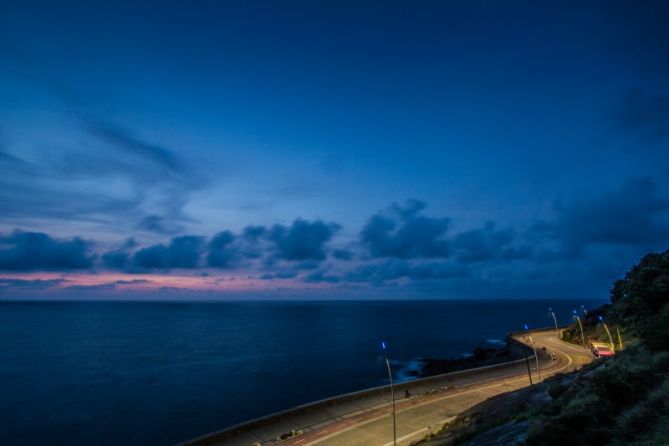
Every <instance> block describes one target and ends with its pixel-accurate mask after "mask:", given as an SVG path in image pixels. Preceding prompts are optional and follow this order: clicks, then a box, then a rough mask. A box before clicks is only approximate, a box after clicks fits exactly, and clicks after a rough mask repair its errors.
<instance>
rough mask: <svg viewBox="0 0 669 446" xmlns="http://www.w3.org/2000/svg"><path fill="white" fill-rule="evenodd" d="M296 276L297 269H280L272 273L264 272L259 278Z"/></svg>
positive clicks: (284, 278) (283, 278) (288, 277)
mask: <svg viewBox="0 0 669 446" xmlns="http://www.w3.org/2000/svg"><path fill="white" fill-rule="evenodd" d="M295 277H297V271H280V272H278V273H275V274H272V273H265V274H263V275H262V276H260V279H261V280H274V279H282V280H286V279H294V278H295Z"/></svg>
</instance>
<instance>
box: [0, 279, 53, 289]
mask: <svg viewBox="0 0 669 446" xmlns="http://www.w3.org/2000/svg"><path fill="white" fill-rule="evenodd" d="M64 282H66V281H65V279H13V278H0V290H8V289H22V290H44V289H48V288H53V287H55V286H58V285H60V284H62V283H64Z"/></svg>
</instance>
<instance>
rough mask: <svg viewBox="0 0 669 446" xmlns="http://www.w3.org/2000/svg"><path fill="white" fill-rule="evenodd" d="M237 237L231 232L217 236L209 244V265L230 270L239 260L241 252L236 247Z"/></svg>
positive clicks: (220, 233)
mask: <svg viewBox="0 0 669 446" xmlns="http://www.w3.org/2000/svg"><path fill="white" fill-rule="evenodd" d="M236 239H237V236H236V235H235V234H233V233H232V232H230V231H222V232H219V233H218V234H216V235H215V236H214V237H213V238H212V239H211V241H210V242H209V250H208V254H207V265H209V266H213V267H215V268H229V267H231V266H233V264H234V263H236V262H237V261H238V259H239V250H238V248H237V246H235V241H236Z"/></svg>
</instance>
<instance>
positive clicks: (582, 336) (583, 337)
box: [574, 310, 585, 348]
mask: <svg viewBox="0 0 669 446" xmlns="http://www.w3.org/2000/svg"><path fill="white" fill-rule="evenodd" d="M574 317H575V318H576V320H577V321H578V328H580V329H581V345H582V346H583V348H585V336H584V335H583V324H581V318H580V317H578V312H577V311H576V310H574Z"/></svg>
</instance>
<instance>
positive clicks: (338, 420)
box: [188, 330, 592, 446]
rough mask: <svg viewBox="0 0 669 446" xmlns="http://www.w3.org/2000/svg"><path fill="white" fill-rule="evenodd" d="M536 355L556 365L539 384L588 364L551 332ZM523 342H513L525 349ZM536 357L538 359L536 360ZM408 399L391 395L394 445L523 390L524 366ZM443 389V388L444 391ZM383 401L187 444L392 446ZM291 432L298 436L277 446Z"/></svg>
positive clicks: (432, 386)
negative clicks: (544, 353)
mask: <svg viewBox="0 0 669 446" xmlns="http://www.w3.org/2000/svg"><path fill="white" fill-rule="evenodd" d="M531 335H532V339H533V340H534V343H535V345H536V348H537V350H540V349H541V348H543V347H545V348H546V350H547V351H549V352H551V353H555V354H556V355H557V359H555V360H551V359H548V358H546V359H544V360H543V361H541V364H540V372H541V378H542V380H543V379H545V378H547V377H549V376H552V375H554V374H556V373H560V372H566V371H570V370H574V369H577V368H579V367H581V366H582V365H583V364H587V363H588V362H590V361H591V360H592V356H591V355H590V353H589V351H588V350H586V349H583V348H580V347H578V346H575V345H572V344H568V343H566V342H563V341H560V340H559V339H558V338H557V336H556V333H555V330H543V331H536V332H533V333H531ZM523 338H524V336H523V337H517V338H516V339H518V340H520V341H522V342H525V343H527V342H528V341H529V340H524V339H523ZM540 356H541V355H540ZM531 365H532V369H533V370H532V375H533V379H534V382H535V383H536V382H537V381H538V380H539V377H538V374H537V372H536V370H534V368H535V362H534V361H532V362H531ZM416 384H417V385H416V386H414V387H412V389H411V392H412V395H413V396H412V397H411V398H409V399H405V398H404V395H403V394H402V392H397V393H398V395H397V397H398V400H397V404H396V422H397V440H398V441H397V444H398V445H402V446H406V445H408V444H410V443H412V442H414V441H416V440H418V439H420V438H422V437H424V436H425V435H427V434H428V433H430V432H431V431H434V430H438V429H439V428H441V426H442V425H443V424H444V423H445V422H448V421H450V420H452V419H453V418H454V417H455V416H457V414H459V413H460V412H462V411H464V410H466V409H468V408H470V407H472V406H474V405H475V404H478V403H479V402H481V401H484V400H486V399H488V398H490V397H492V396H495V395H499V394H501V393H505V392H509V391H512V390H516V389H519V388H521V387H526V386H527V385H529V380H528V376H527V366H526V364H525V362H524V361H523V362H521V363H519V364H517V366H514V367H509V368H505V369H502V370H496V369H492V370H490V371H486V372H482V373H479V374H476V375H474V376H471V375H469V376H468V375H466V374H465V375H464V376H462V377H461V378H452V377H450V378H448V377H445V378H444V380H443V382H440V381H439V380H437V381H435V380H427V381H426V382H425V385H424V386H422V385H421V383H416ZM446 384H448V385H446ZM388 400H389V397H388V395H370V396H369V397H365V398H361V399H357V400H354V401H349V402H344V403H342V404H339V405H337V406H335V407H320V408H316V409H315V410H314V411H313V412H307V413H301V414H297V415H295V416H286V417H282V418H281V419H280V420H278V421H276V422H274V423H271V424H269V425H266V426H262V427H258V428H255V429H249V430H248V431H242V432H240V433H239V434H238V435H235V436H233V437H231V438H226V439H222V440H218V439H217V438H216V435H215V434H214V435H212V436H205V437H202V438H200V439H197V440H194V441H193V442H190V443H188V444H193V445H200V444H201V445H205V444H207V445H221V446H254V445H255V446H257V445H262V446H269V445H278V444H280V445H281V446H291V445H292V446H297V445H299V446H305V445H318V446H341V445H351V446H358V445H359V446H368V445H376V446H392V441H393V435H392V417H391V405H390V401H388ZM291 430H302V431H303V434H302V435H298V436H295V437H292V438H288V439H285V440H282V441H281V440H279V438H277V437H280V436H281V435H282V434H285V433H286V432H290V431H291Z"/></svg>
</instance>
